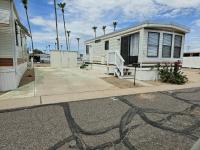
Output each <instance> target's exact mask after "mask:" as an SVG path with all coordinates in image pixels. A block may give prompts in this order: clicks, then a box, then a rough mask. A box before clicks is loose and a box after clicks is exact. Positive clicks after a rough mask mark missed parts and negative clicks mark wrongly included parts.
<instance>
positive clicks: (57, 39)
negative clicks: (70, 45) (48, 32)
mask: <svg viewBox="0 0 200 150" xmlns="http://www.w3.org/2000/svg"><path fill="white" fill-rule="evenodd" d="M54 11H55V20H56V41H57V49H58V50H59V46H60V44H59V37H58V17H57V8H56V0H54Z"/></svg>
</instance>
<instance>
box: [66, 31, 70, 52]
mask: <svg viewBox="0 0 200 150" xmlns="http://www.w3.org/2000/svg"><path fill="white" fill-rule="evenodd" d="M70 33H71V31H67V36H68V48H69V50H70V38H69V37H70Z"/></svg>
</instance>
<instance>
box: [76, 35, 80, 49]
mask: <svg viewBox="0 0 200 150" xmlns="http://www.w3.org/2000/svg"><path fill="white" fill-rule="evenodd" d="M76 39H77V42H78V52H79V45H80V38H79V37H78V38H76Z"/></svg>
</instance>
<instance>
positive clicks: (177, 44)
mask: <svg viewBox="0 0 200 150" xmlns="http://www.w3.org/2000/svg"><path fill="white" fill-rule="evenodd" d="M181 46H182V36H180V35H175V39H174V58H180V57H181Z"/></svg>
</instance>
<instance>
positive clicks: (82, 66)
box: [80, 64, 88, 69]
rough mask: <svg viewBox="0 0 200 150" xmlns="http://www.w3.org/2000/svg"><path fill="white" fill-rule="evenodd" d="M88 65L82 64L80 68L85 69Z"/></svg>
mask: <svg viewBox="0 0 200 150" xmlns="http://www.w3.org/2000/svg"><path fill="white" fill-rule="evenodd" d="M87 66H88V65H87V64H82V65H81V66H80V69H84V68H86V67H87Z"/></svg>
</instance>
